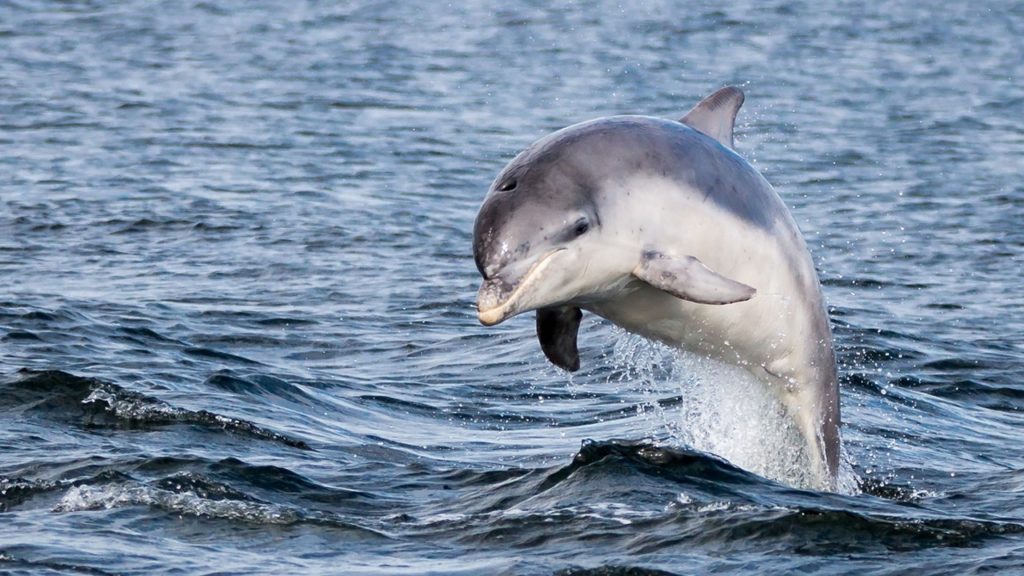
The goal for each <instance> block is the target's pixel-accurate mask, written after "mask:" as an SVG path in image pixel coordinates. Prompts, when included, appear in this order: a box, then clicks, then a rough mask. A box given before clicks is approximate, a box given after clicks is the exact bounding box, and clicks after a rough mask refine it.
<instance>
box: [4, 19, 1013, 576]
mask: <svg viewBox="0 0 1024 576" xmlns="http://www.w3.org/2000/svg"><path fill="white" fill-rule="evenodd" d="M336 4H337V5H336ZM1022 53H1024V9H1022V7H1021V5H1020V4H1018V3H1004V2H995V1H993V2H988V1H985V0H981V1H976V2H970V3H960V4H956V5H946V6H943V7H941V8H938V7H921V6H919V4H918V3H914V2H861V3H853V2H851V3H841V4H839V5H836V6H833V7H830V8H829V9H828V10H819V9H818V8H817V7H816V5H814V4H813V3H799V2H798V3H791V2H785V3H782V2H778V3H767V4H766V3H752V2H751V3H744V2H740V3H729V5H728V6H726V5H722V4H721V3H717V2H716V3H708V4H707V5H703V6H698V5H694V3H685V4H684V3H678V4H672V3H658V2H654V3H650V4H645V5H643V6H633V5H628V6H626V5H621V6H620V5H619V4H616V3H614V2H598V3H597V4H596V5H591V4H588V5H586V6H576V5H565V6H558V7H549V6H547V4H546V3H532V2H531V3H524V4H521V5H518V6H515V7H507V6H505V5H504V4H502V3H497V2H496V3H467V4H465V5H462V4H456V5H454V6H448V5H443V4H442V3H435V2H417V3H414V4H410V3H385V2H379V3H378V2H353V3H312V2H309V3H307V2H285V1H271V0H267V1H263V2H252V3H246V4H245V6H244V7H242V6H239V7H237V9H234V10H229V9H225V8H223V7H221V6H220V5H219V4H217V3H207V2H193V1H182V2H162V3H157V4H152V3H148V2H127V3H118V4H112V3H106V2H70V3H55V2H42V1H37V0H15V1H13V2H6V3H4V5H3V6H2V7H0V54H3V57H2V58H0V198H2V201H0V231H2V232H0V278H2V281H3V287H4V288H3V290H2V292H0V338H2V342H0V362H2V366H0V369H2V376H0V456H2V458H0V572H10V573H32V574H36V573H85V574H108V573H118V574H120V573H127V574H139V573H146V574H150V573H185V574H196V573H213V572H217V573H365V574H400V573H402V574H404V573H418V574H502V573H505V574H553V573H558V574H662V573H674V574H687V573H694V572H704V573H709V572H733V571H744V572H755V571H756V572H774V573H785V572H792V571H805V572H822V573H857V574H859V573H865V572H873V573H903V572H914V573H942V572H946V573H956V574H961V573H969V572H980V571H984V570H987V569H992V570H1003V571H1010V570H1021V569H1024V504H1022V503H1024V498H1022V492H1024V472H1021V469H1022V467H1024V453H1022V451H1021V448H1020V438H1021V430H1022V426H1024V414H1022V409H1024V385H1022V380H1024V360H1022V358H1024V345H1022V340H1021V334H1022V333H1024V321H1022V319H1021V318H1022V312H1024V303H1022V298H1021V295H1020V290H1019V288H1020V278H1021V269H1022V266H1021V254H1022V252H1024V250H1022V247H1024V227H1022V226H1021V222H1022V207H1024V185H1022V184H1021V178H1020V175H1021V166H1022V164H1021V162H1022V158H1024V82H1022V79H1024V63H1022V60H1021V57H1020V56H1021V54H1022ZM726 83H733V84H738V85H741V86H743V87H744V89H745V91H746V92H747V104H746V106H745V108H744V109H743V110H742V111H741V113H740V118H739V122H740V125H739V127H738V133H737V147H738V150H739V151H740V153H742V154H743V155H745V156H746V157H747V158H749V159H751V160H752V161H753V162H754V163H755V165H756V166H757V167H758V168H759V169H760V170H761V171H763V173H764V174H765V175H766V176H767V177H768V179H769V180H770V181H772V182H773V183H774V184H775V186H776V189H777V190H778V191H779V193H780V194H781V195H782V197H783V198H784V199H785V200H786V202H787V204H788V205H789V206H790V207H791V209H792V210H793V212H794V215H795V216H796V219H797V221H798V222H799V224H800V225H801V227H802V229H803V231H804V233H805V235H806V237H807V239H808V243H809V245H810V247H811V250H812V252H813V255H814V258H815V261H816V262H817V264H818V266H819V270H820V274H821V277H822V280H823V283H824V290H825V294H826V297H827V299H828V301H829V304H830V307H831V317H832V321H833V326H834V330H835V336H836V341H837V346H838V354H839V361H840V365H841V370H840V371H841V377H842V403H843V416H844V427H843V436H844V441H845V451H846V458H847V461H848V463H849V465H850V469H851V474H853V475H855V477H856V478H857V485H858V486H859V489H857V490H851V491H850V493H845V494H823V493H817V492H814V491H808V490H801V489H799V488H795V487H793V485H794V484H799V482H798V480H799V479H798V478H796V477H794V474H795V473H796V472H795V471H793V470H788V469H785V468H784V467H782V468H780V467H779V465H778V463H779V462H782V461H784V460H785V454H786V451H787V450H792V449H793V443H792V442H788V441H787V439H786V438H787V434H788V432H787V430H786V429H785V426H784V422H785V419H783V418H781V417H780V415H779V414H778V413H777V412H776V411H774V409H773V408H772V407H771V406H770V404H766V403H765V402H763V401H762V400H763V399H761V400H759V399H758V397H757V396H756V395H754V394H755V393H754V392H751V391H750V387H749V386H743V375H742V374H739V375H737V374H735V373H729V372H728V371H723V370H721V369H720V368H716V367H713V366H710V365H708V364H707V363H706V362H704V361H702V360H701V359H699V358H692V357H682V356H678V355H676V354H674V353H673V352H671V351H669V350H665V349H663V348H660V347H656V346H654V345H651V344H648V343H645V342H643V341H642V340H640V339H638V338H636V337H633V336H629V335H626V334H624V333H622V332H620V331H618V330H616V329H614V328H613V327H611V326H608V325H606V324H604V323H601V322H598V321H596V320H595V319H593V318H588V319H587V320H585V323H584V326H583V329H582V334H581V345H582V350H581V352H582V356H583V369H582V371H581V372H580V373H578V374H577V375H575V376H573V377H572V378H570V377H568V376H566V375H564V374H563V373H560V372H558V371H557V370H556V369H554V368H551V367H549V366H548V365H547V363H546V361H545V360H544V358H543V356H542V354H541V353H540V351H539V348H538V345H537V344H536V342H535V340H534V336H533V322H532V319H531V318H526V317H524V318H521V319H517V320H514V321H510V322H508V323H506V324H503V325H501V326H500V327H497V328H494V329H485V328H483V327H481V326H479V325H478V323H477V322H476V320H475V311H474V309H473V299H474V296H475V291H476V288H477V286H478V277H477V273H476V270H475V269H474V265H473V262H472V257H471V254H470V246H471V229H472V222H473V218H474V216H475V213H476V209H477V207H478V206H479V203H480V202H481V200H482V198H483V195H484V192H485V191H486V188H487V186H488V185H489V183H490V181H491V179H492V178H493V177H494V175H495V174H497V172H498V170H499V169H500V168H501V167H502V166H503V165H504V163H505V162H506V161H507V160H508V159H509V158H511V156H512V155H514V154H515V153H516V152H517V151H519V150H520V149H522V148H523V147H525V146H526V145H528V144H529V143H530V142H532V141H533V140H534V139H536V138H538V137H540V136H542V135H544V134H546V133H548V132H550V131H552V130H554V129H557V128H560V127H562V126H565V125H568V124H571V123H574V122H577V121H581V120H584V119H588V118H592V117H597V116H602V115H608V114H616V113H645V114H652V115H660V116H669V117H677V116H678V115H680V114H681V113H683V112H685V111H686V110H687V109H688V108H689V107H690V106H691V105H692V104H693V103H694V102H695V101H696V100H697V99H698V98H699V97H700V96H702V95H705V94H707V93H709V92H711V91H712V90H713V89H715V88H717V87H719V86H721V85H723V84H726ZM713 454H716V455H717V456H716V455H713ZM730 462H732V463H735V464H739V465H740V467H736V466H734V465H733V464H730ZM755 472H759V473H755Z"/></svg>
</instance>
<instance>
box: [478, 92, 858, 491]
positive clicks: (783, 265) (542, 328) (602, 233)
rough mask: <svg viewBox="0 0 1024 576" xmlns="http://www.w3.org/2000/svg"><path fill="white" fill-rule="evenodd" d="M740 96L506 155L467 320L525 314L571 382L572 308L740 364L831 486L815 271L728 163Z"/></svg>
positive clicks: (793, 234) (742, 172) (748, 180)
mask: <svg viewBox="0 0 1024 576" xmlns="http://www.w3.org/2000/svg"><path fill="white" fill-rule="evenodd" d="M743 99H744V96H743V92H742V91H740V90H739V89H738V88H734V87H726V88H722V89H721V90H718V91H717V92H715V93H714V94H712V95H710V96H708V97H707V98H705V99H704V100H702V101H701V102H700V103H699V104H697V105H696V106H695V107H694V108H693V109H692V110H690V112H688V113H687V114H686V115H685V116H683V117H682V119H681V120H679V121H672V120H664V119H659V118H653V117H649V116H612V117H607V118H599V119H596V120H591V121H588V122H583V123H580V124H576V125H573V126H569V127H568V128H563V129H562V130H559V131H557V132H555V133H553V134H550V135H548V136H545V137H544V138H541V139H540V140H538V141H537V142H535V143H534V144H533V145H532V146H530V147H529V148H527V149H526V150H524V151H523V152H521V153H520V154H519V155H518V156H516V157H515V158H514V159H513V160H512V161H511V162H510V163H509V164H508V165H507V166H506V167H505V169H504V170H502V171H501V173H500V174H499V175H498V178H497V179H496V180H495V181H494V183H493V184H492V185H491V188H490V191H489V192H488V194H487V197H486V199H485V200H484V203H483V206H481V208H480V212H479V214H478V215H477V218H476V223H475V225H474V229H473V256H474V258H475V260H476V266H477V269H479V271H480V274H481V275H482V276H483V278H484V281H483V285H482V286H481V287H480V291H479V293H478V295H477V309H478V314H479V319H480V322H481V323H483V324H484V325H487V326H490V325H494V324H497V323H499V322H502V321H503V320H505V319H506V318H509V317H511V316H515V315H517V314H521V313H523V312H528V311H531V310H535V311H536V312H537V336H538V338H539V340H540V345H541V349H542V350H543V352H544V354H545V356H547V358H548V359H549V360H550V361H551V362H552V363H554V364H556V365H558V366H560V367H562V368H564V369H566V370H570V371H573V370H577V369H579V366H580V358H579V352H578V349H577V346H576V338H577V332H578V330H579V326H580V319H581V318H582V312H581V310H586V311H589V312H592V313H594V314H597V315H599V316H601V317H604V318H606V319H608V320H610V321H611V322H613V323H614V324H617V325H619V326H621V327H623V328H624V329H626V330H628V331H630V332H634V333H637V334H640V335H642V336H645V337H647V338H651V339H653V340H658V341H661V342H664V343H666V344H669V345H672V346H676V347H679V348H682V349H685V350H689V351H691V352H695V353H698V354H701V355H704V356H708V357H711V358H714V359H717V360H719V361H724V362H727V363H731V364H734V365H738V366H741V367H743V368H745V369H746V370H748V371H749V372H751V373H752V374H753V375H754V376H756V377H757V379H758V380H759V381H761V382H763V383H764V384H765V385H766V386H767V387H768V389H769V390H771V391H772V392H773V393H774V394H775V396H776V397H778V398H779V399H780V400H781V402H782V403H783V405H785V406H786V408H787V410H788V412H789V414H790V415H791V417H792V418H794V421H795V422H796V424H797V427H798V428H799V430H800V432H801V433H802V435H803V436H804V438H805V440H806V442H807V450H806V452H807V455H808V459H809V464H810V466H811V476H812V477H814V478H815V479H816V483H817V485H818V487H820V488H824V489H835V488H836V475H837V472H838V468H839V453H840V438H839V424H840V420H839V388H838V384H837V376H836V360H835V353H834V351H833V345H832V334H831V330H830V328H829V320H828V315H827V313H826V310H825V305H824V298H823V296H822V293H821V287H820V285H819V283H818V277H817V273H816V272H815V269H814V263H813V262H812V261H811V256H810V253H809V252H808V251H807V246H806V244H805V243H804V240H803V237H802V236H801V234H800V231H799V229H798V228H797V225H796V222H794V220H793V217H792V216H791V215H790V213H789V210H787V209H786V206H785V205H784V204H783V202H782V200H781V199H780V198H779V196H778V195H777V194H776V193H775V190H773V189H772V187H771V185H770V184H769V183H768V182H767V181H766V180H765V179H764V177H762V176H761V175H760V174H759V173H758V172H757V170H755V169H754V168H753V167H752V166H751V165H750V164H749V163H747V161H746V160H744V159H743V158H741V157H740V156H739V155H738V154H737V153H736V152H735V151H734V150H733V136H732V134H733V124H734V122H735V119H736V113H737V111H738V110H739V108H740V106H741V105H742V104H743Z"/></svg>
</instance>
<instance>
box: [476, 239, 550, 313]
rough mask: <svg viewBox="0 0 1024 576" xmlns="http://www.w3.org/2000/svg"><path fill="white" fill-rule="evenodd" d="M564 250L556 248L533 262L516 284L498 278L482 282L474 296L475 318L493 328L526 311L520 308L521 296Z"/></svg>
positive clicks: (526, 292)
mask: <svg viewBox="0 0 1024 576" xmlns="http://www.w3.org/2000/svg"><path fill="white" fill-rule="evenodd" d="M563 250H565V248H556V249H554V250H552V251H550V252H548V253H547V254H545V255H544V256H542V257H541V258H539V259H538V260H537V261H536V262H534V263H533V264H532V265H531V266H530V269H529V270H527V271H526V274H523V276H522V278H520V279H519V281H518V282H514V283H512V284H509V283H508V282H506V281H505V280H504V279H502V278H501V277H500V275H499V276H495V277H494V278H490V279H488V280H484V283H483V284H481V285H480V290H479V291H478V292H477V294H476V309H477V318H479V319H480V323H481V324H483V325H484V326H494V325H495V324H499V323H501V322H503V321H504V320H506V319H507V318H510V317H512V316H515V315H516V314H519V313H520V312H524V311H526V308H524V307H522V306H521V303H522V300H523V296H524V295H526V294H528V293H529V291H530V288H532V287H533V286H534V285H535V284H537V281H538V280H539V279H540V277H541V274H542V273H543V272H544V269H545V268H547V267H548V265H549V264H550V263H551V261H552V259H553V258H554V256H555V255H556V254H558V253H559V252H562V251H563Z"/></svg>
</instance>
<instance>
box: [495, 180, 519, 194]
mask: <svg viewBox="0 0 1024 576" xmlns="http://www.w3.org/2000/svg"><path fill="white" fill-rule="evenodd" d="M516 184H517V182H516V179H515V178H510V179H508V180H505V182H504V183H503V184H502V185H501V186H498V192H508V191H509V190H514V189H515V187H516Z"/></svg>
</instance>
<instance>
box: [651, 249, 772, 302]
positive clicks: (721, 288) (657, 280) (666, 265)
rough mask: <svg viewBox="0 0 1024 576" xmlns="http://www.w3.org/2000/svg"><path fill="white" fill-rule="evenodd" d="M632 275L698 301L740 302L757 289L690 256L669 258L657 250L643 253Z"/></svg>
mask: <svg viewBox="0 0 1024 576" xmlns="http://www.w3.org/2000/svg"><path fill="white" fill-rule="evenodd" d="M633 276H636V277H637V278H639V279H640V280H643V281H644V282H646V283H648V284H650V285H651V286H654V287H655V288H658V289H659V290H663V291H665V292H668V293H669V294H671V295H673V296H675V297H676V298H682V299H683V300H689V301H690V302H697V303H700V304H732V303H734V302H743V301H744V300H750V298H752V297H753V296H754V294H755V293H756V292H757V290H755V289H753V288H751V287H750V286H747V285H746V284H743V283H741V282H737V281H735V280H731V279H729V278H726V277H725V276H722V275H721V274H718V273H716V272H714V271H712V270H711V269H710V268H708V267H707V266H705V265H704V264H703V263H702V262H701V261H700V260H698V259H696V258H694V257H693V256H684V257H681V258H670V257H668V256H666V255H664V254H662V253H660V252H650V251H648V252H644V255H643V259H642V260H641V262H640V264H639V265H638V266H637V267H636V268H634V269H633Z"/></svg>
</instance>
